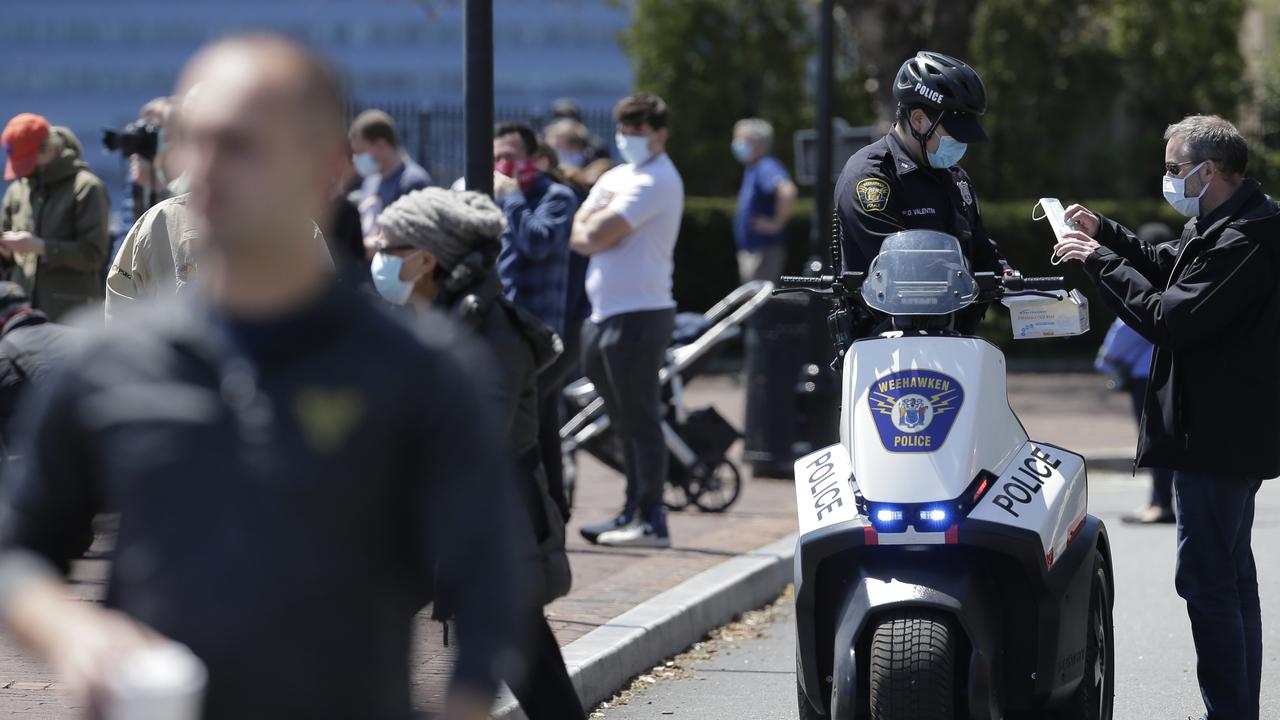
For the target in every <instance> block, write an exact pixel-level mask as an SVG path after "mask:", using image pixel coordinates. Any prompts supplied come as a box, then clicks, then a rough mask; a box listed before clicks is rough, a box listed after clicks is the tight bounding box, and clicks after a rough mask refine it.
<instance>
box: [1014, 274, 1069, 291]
mask: <svg viewBox="0 0 1280 720" xmlns="http://www.w3.org/2000/svg"><path fill="white" fill-rule="evenodd" d="M1022 286H1023V287H1024V288H1026V289H1027V290H1064V289H1066V278H1061V277H1024V278H1022Z"/></svg>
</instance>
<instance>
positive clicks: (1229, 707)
mask: <svg viewBox="0 0 1280 720" xmlns="http://www.w3.org/2000/svg"><path fill="white" fill-rule="evenodd" d="M1261 486H1262V481H1260V480H1247V479H1244V478H1240V477H1231V476H1225V475H1211V474H1208V473H1197V472H1181V471H1179V472H1176V473H1174V475H1173V492H1174V495H1175V496H1176V497H1177V501H1178V502H1177V512H1178V569H1177V573H1176V577H1175V583H1176V585H1177V588H1178V595H1180V596H1182V598H1183V599H1184V600H1186V601H1187V614H1188V615H1190V617H1191V636H1192V639H1193V640H1194V641H1195V644H1196V675H1197V676H1198V678H1199V680H1200V695H1201V697H1203V698H1204V705H1205V708H1206V709H1207V710H1208V712H1209V715H1208V718H1209V720H1258V695H1259V689H1260V686H1261V684H1262V610H1261V607H1260V604H1259V602H1258V569H1257V566H1256V565H1255V564H1254V562H1253V548H1252V546H1251V544H1250V543H1251V538H1252V533H1253V511H1254V499H1255V497H1256V496H1257V494H1258V488H1260V487H1261Z"/></svg>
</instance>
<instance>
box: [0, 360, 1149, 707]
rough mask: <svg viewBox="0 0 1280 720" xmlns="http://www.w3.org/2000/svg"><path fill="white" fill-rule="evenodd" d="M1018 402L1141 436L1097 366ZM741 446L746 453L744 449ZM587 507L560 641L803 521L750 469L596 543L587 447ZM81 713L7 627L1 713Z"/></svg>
mask: <svg viewBox="0 0 1280 720" xmlns="http://www.w3.org/2000/svg"><path fill="white" fill-rule="evenodd" d="M1009 389H1010V402H1011V404H1012V405H1013V407H1014V409H1015V411H1017V412H1018V413H1019V415H1020V417H1021V418H1022V420H1023V423H1024V425H1025V426H1026V428H1027V431H1028V432H1029V433H1030V434H1031V435H1032V436H1033V437H1035V438H1036V439H1039V440H1044V441H1046V442H1051V443H1055V444H1060V445H1063V446H1065V447H1068V448H1071V449H1077V450H1083V449H1099V448H1102V449H1114V450H1115V451H1117V452H1119V451H1126V452H1131V449H1132V447H1133V445H1134V438H1135V436H1136V433H1135V431H1134V428H1133V423H1132V421H1131V420H1130V419H1129V414H1128V413H1129V406H1128V399H1127V398H1126V397H1125V396H1122V395H1119V394H1115V393H1109V392H1107V391H1106V390H1105V388H1103V386H1102V382H1101V379H1100V378H1099V377H1097V376H1094V375H1017V376H1014V377H1012V378H1010V382H1009ZM688 395H689V400H690V404H691V405H692V406H694V407H697V406H700V405H705V404H714V405H715V406H716V407H717V408H718V409H719V410H720V411H721V412H722V413H723V414H724V415H725V416H726V417H727V418H729V419H730V420H731V421H732V422H734V423H735V424H738V425H740V424H741V421H742V417H743V405H744V402H743V401H744V397H743V392H742V387H741V385H740V384H739V383H738V382H736V381H735V379H734V378H732V377H728V376H719V377H711V378H705V379H700V380H698V381H696V382H695V383H692V384H691V385H690V386H689V388H688ZM733 452H734V453H735V454H736V453H738V452H740V450H738V449H735V450H734V451H733ZM580 463H581V464H580V484H579V489H578V497H577V507H576V508H575V512H574V517H573V519H572V521H571V523H570V530H569V536H570V540H569V549H570V557H571V562H572V564H573V571H574V588H573V592H572V593H571V594H570V595H569V596H568V597H565V598H562V599H561V600H559V601H557V602H555V603H553V604H552V605H551V606H550V607H549V608H548V613H549V615H550V617H551V620H552V626H553V627H554V628H555V631H556V635H557V637H558V638H559V639H560V641H561V644H562V645H564V644H568V643H569V642H572V641H573V640H576V639H577V638H579V637H582V636H583V635H585V634H587V633H588V632H590V631H591V630H593V629H595V628H596V627H599V626H600V625H602V624H604V623H605V622H607V621H608V620H610V619H612V618H614V617H616V616H617V615H620V614H621V613H623V612H625V611H627V610H629V609H631V608H632V607H634V606H636V605H637V604H639V603H640V602H643V601H644V600H646V599H648V598H651V597H653V596H654V595H657V594H658V593H660V592H662V591H665V590H668V589H670V588H672V587H674V586H675V585H677V584H679V583H680V582H683V581H684V580H687V579H688V578H690V577H692V576H693V575H696V574H697V573H699V572H701V571H703V570H706V569H708V568H710V567H712V566H714V565H716V564H718V563H720V562H722V561H723V560H725V559H727V558H729V557H732V556H735V555H738V554H740V553H743V552H747V551H749V550H752V549H755V548H758V547H760V546H761V545H764V544H766V543H769V542H771V541H774V540H777V539H779V538H781V537H784V536H785V535H787V534H788V533H790V532H793V531H794V530H795V514H794V509H795V499H794V494H793V492H792V488H791V484H790V483H789V482H786V481H780V480H765V479H760V480H752V479H750V478H749V477H748V479H747V481H746V483H745V485H744V488H743V493H742V497H741V498H740V499H739V501H738V502H737V503H736V504H735V505H734V506H733V508H732V509H731V510H730V511H729V512H727V513H724V514H721V515H711V514H706V513H700V512H698V511H696V510H694V511H687V512H683V513H672V515H671V533H672V539H673V542H674V543H675V546H676V547H675V549H672V550H667V551H656V550H622V549H609V548H599V547H594V546H590V545H588V544H587V543H585V542H584V541H582V540H581V538H580V536H579V535H578V528H579V527H580V526H581V525H583V524H585V523H591V522H596V521H598V520H600V519H603V518H606V517H609V516H611V515H612V514H613V513H615V512H616V511H617V510H618V508H619V506H620V503H621V499H622V496H623V483H622V480H621V478H620V477H618V476H617V475H616V474H615V473H613V472H611V471H609V470H608V469H606V468H604V467H603V466H601V465H599V464H598V463H595V462H593V461H592V460H591V459H590V458H586V457H585V456H584V457H583V458H582V460H581V461H580ZM105 571H106V564H105V562H104V561H103V560H100V559H97V560H88V561H83V562H80V563H78V564H77V567H76V569H75V574H74V577H75V579H76V581H77V584H76V589H77V593H79V594H80V595H82V596H83V597H86V598H90V597H96V596H97V595H98V594H100V592H101V580H102V578H103V577H104V575H105ZM442 639H443V638H442V636H441V632H440V628H439V625H438V624H436V623H432V622H430V621H429V620H427V619H426V616H425V615H423V616H422V617H421V619H420V620H419V623H418V638H417V641H416V649H415V653H414V657H413V663H414V667H413V683H414V694H415V701H416V703H417V705H418V707H420V708H421V709H423V710H426V711H428V712H430V711H433V710H437V709H439V707H440V704H441V700H442V698H443V692H444V686H445V678H446V677H447V674H448V667H449V656H450V651H449V650H448V649H446V648H444V647H443V643H442ZM79 716H80V712H79V711H77V709H75V708H74V707H73V706H72V705H71V704H70V703H69V702H68V701H67V700H66V698H65V697H64V696H63V695H62V694H61V693H59V692H58V690H57V686H56V685H54V684H53V677H52V675H51V673H50V672H49V670H48V668H47V667H45V666H44V665H42V664H40V663H37V662H34V661H32V660H30V659H28V658H27V657H26V656H25V655H23V654H22V653H21V651H19V650H18V649H17V648H16V646H15V645H14V643H13V641H12V639H11V638H9V637H8V636H7V635H3V634H0V717H24V718H49V719H53V718H58V719H59V720H62V719H66V720H70V719H71V718H77V717H79Z"/></svg>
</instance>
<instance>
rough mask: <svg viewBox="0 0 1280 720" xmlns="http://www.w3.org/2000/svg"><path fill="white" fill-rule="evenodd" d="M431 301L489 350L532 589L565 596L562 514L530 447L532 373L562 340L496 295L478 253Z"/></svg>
mask: <svg viewBox="0 0 1280 720" xmlns="http://www.w3.org/2000/svg"><path fill="white" fill-rule="evenodd" d="M436 302H437V303H438V304H439V305H441V306H443V307H444V308H446V309H447V311H448V312H449V314H450V315H451V316H452V317H453V318H454V319H455V320H457V321H458V322H459V323H461V324H463V325H466V326H467V327H470V328H471V329H472V330H474V331H475V333H476V334H477V335H478V336H479V337H480V338H481V339H482V340H483V341H484V343H485V344H486V345H487V346H488V347H489V349H490V350H491V351H492V353H493V356H494V361H495V365H496V367H497V368H498V372H497V377H496V378H495V382H494V386H493V387H491V388H488V390H489V391H490V393H491V395H492V396H493V397H491V400H492V401H494V402H495V403H496V405H497V406H498V410H499V413H500V420H501V421H503V422H505V423H506V425H505V427H507V429H508V433H509V435H508V437H509V438H510V443H511V449H512V451H513V452H514V454H515V463H516V472H517V477H518V484H519V486H520V489H521V492H522V493H523V497H522V500H523V503H522V504H523V506H524V507H525V508H526V509H528V511H529V520H530V522H531V523H532V525H533V531H534V535H535V537H536V542H537V546H538V550H537V558H536V559H535V563H536V564H537V565H538V567H539V569H540V573H538V576H537V577H535V580H534V582H535V585H534V590H533V593H532V594H533V596H534V597H535V598H537V599H538V600H539V601H540V602H541V604H543V605H545V604H547V603H549V602H551V601H552V600H554V599H556V598H558V597H562V596H564V595H567V594H568V592H569V588H570V585H571V584H572V574H571V572H570V569H569V556H568V554H567V553H566V552H565V518H564V515H563V514H562V513H561V511H560V505H559V504H558V503H556V502H555V500H554V499H553V498H552V496H551V491H550V489H549V486H548V483H547V474H546V470H545V468H543V466H542V455H541V453H540V452H539V450H538V373H539V372H541V371H542V370H543V369H544V368H546V367H547V366H548V365H550V364H551V363H552V362H554V361H555V360H556V358H557V357H559V355H560V353H561V352H562V350H563V345H562V343H561V341H560V338H559V336H557V335H556V333H555V332H554V331H553V330H552V329H551V328H550V327H548V326H547V325H546V324H545V323H543V322H542V321H541V320H539V319H538V318H537V317H535V316H534V315H533V314H532V313H529V312H528V311H526V310H524V309H523V308H520V307H518V306H516V305H515V304H513V303H511V302H510V301H508V300H507V299H506V298H505V297H503V294H502V285H501V281H500V280H499V278H498V274H497V272H496V270H495V269H494V267H493V265H492V261H491V260H490V259H489V258H487V257H486V256H484V255H483V254H482V253H480V252H476V253H472V254H471V255H469V256H468V257H467V258H465V259H464V260H463V261H462V262H460V263H459V265H458V267H455V268H454V270H453V271H452V273H451V274H450V277H449V279H448V280H446V281H445V283H444V287H443V288H442V289H441V292H440V295H439V296H438V297H437V299H436ZM539 581H540V582H539Z"/></svg>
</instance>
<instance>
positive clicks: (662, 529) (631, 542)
mask: <svg viewBox="0 0 1280 720" xmlns="http://www.w3.org/2000/svg"><path fill="white" fill-rule="evenodd" d="M664 519H665V518H664ZM596 544H597V545H610V546H613V547H651V548H669V547H671V536H670V535H668V533H667V526H666V523H665V522H652V523H651V522H645V521H644V520H641V519H640V518H634V519H632V520H631V522H629V523H627V524H625V525H622V526H621V527H618V528H615V529H613V530H607V531H605V532H602V533H600V536H599V537H597V538H596Z"/></svg>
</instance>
